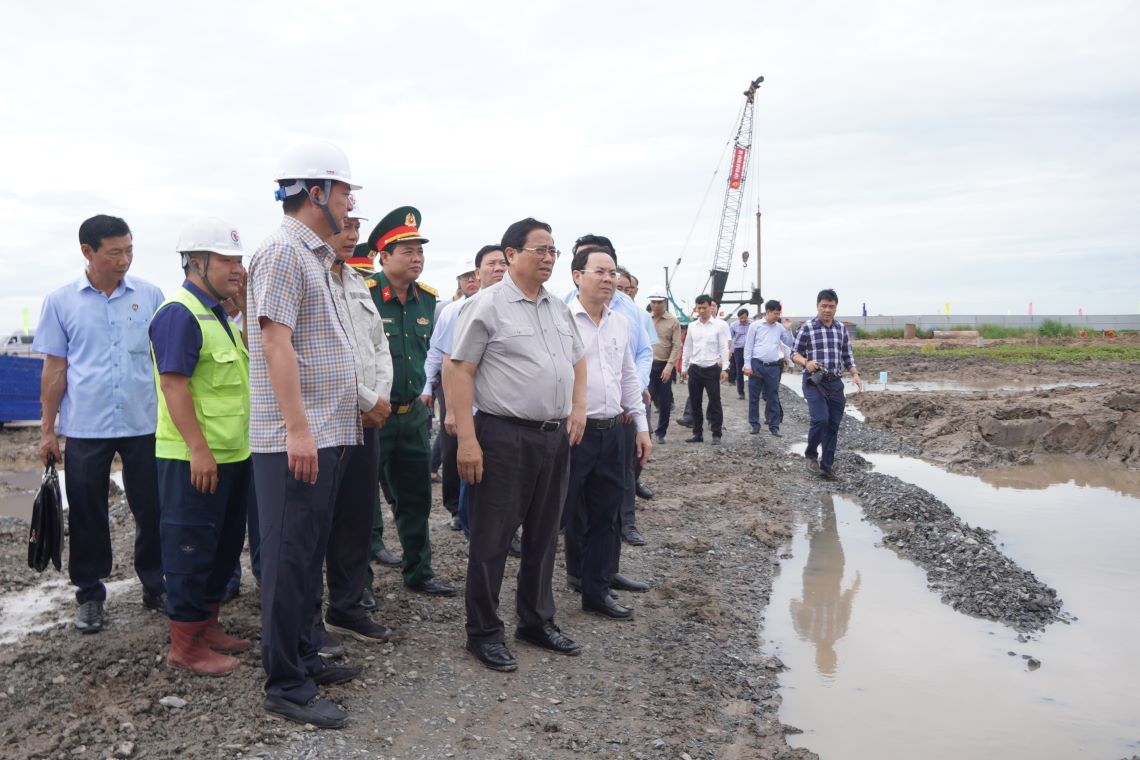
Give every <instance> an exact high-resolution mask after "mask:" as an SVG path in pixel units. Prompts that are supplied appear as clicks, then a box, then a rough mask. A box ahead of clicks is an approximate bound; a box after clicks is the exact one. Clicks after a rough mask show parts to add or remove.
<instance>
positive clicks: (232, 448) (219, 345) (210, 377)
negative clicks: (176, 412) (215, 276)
mask: <svg viewBox="0 0 1140 760" xmlns="http://www.w3.org/2000/svg"><path fill="white" fill-rule="evenodd" d="M168 304H182V305H183V306H185V307H186V308H187V309H189V310H190V313H191V314H192V315H193V316H194V319H195V321H196V322H197V323H198V327H199V329H201V331H202V350H201V352H200V353H199V355H198V364H197V366H195V367H194V374H193V375H191V376H190V398H191V399H192V400H193V402H194V414H195V415H196V416H197V417H198V426H199V427H200V428H201V429H202V435H203V436H204V437H205V438H206V443H207V444H209V446H210V451H211V452H212V453H213V455H214V460H215V461H217V463H218V464H225V463H228V462H242V461H245V460H246V459H249V456H250V453H249V353H248V352H247V351H246V349H245V345H244V344H243V343H242V341H241V338H240V336H236V335H235V336H234V337H235V338H236V341H235V340H231V339H230V336H229V335H228V334H227V333H226V328H225V327H223V326H222V324H221V323H220V322H219V321H218V317H217V315H216V314H214V312H213V311H211V310H210V309H208V308H206V306H205V305H203V303H202V302H201V301H199V300H198V297H197V296H195V295H194V294H193V293H191V292H190V291H189V290H186V288H179V289H178V291H177V293H175V295H173V296H171V297H170V298H168V299H167V300H166V301H164V302H163V304H162V305H161V306H159V307H158V310H159V311H162V310H163V309H165V308H166V307H167V305H168ZM156 314H157V312H156ZM152 352H153V349H152ZM154 382H155V387H156V389H157V390H158V428H157V430H156V431H155V451H154V453H155V456H157V457H159V458H160V459H181V460H184V461H190V447H189V446H187V445H186V441H185V440H183V438H182V434H181V433H179V432H178V428H177V427H175V425H174V420H173V419H171V417H170V410H169V409H168V408H167V406H166V397H165V396H163V394H162V384H161V382H160V380H159V376H158V365H157V362H155V370H154Z"/></svg>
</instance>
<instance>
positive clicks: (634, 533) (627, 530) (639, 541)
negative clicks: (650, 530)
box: [621, 525, 645, 546]
mask: <svg viewBox="0 0 1140 760" xmlns="http://www.w3.org/2000/svg"><path fill="white" fill-rule="evenodd" d="M621 540H622V541H625V542H626V543H627V544H629V545H630V546H645V536H643V535H641V531H639V530H638V529H637V526H636V525H626V526H624V527H623V528H622V529H621Z"/></svg>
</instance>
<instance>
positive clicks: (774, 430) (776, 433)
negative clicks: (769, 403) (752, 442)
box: [768, 428, 784, 438]
mask: <svg viewBox="0 0 1140 760" xmlns="http://www.w3.org/2000/svg"><path fill="white" fill-rule="evenodd" d="M768 432H770V433H771V434H772V435H774V436H776V437H777V438H783V437H784V434H783V433H781V432H780V428H772V429H771V430H769V431H768Z"/></svg>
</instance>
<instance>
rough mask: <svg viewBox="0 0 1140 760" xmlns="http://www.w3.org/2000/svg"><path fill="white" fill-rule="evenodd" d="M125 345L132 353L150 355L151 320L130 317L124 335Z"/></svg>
mask: <svg viewBox="0 0 1140 760" xmlns="http://www.w3.org/2000/svg"><path fill="white" fill-rule="evenodd" d="M123 345H125V346H126V347H127V351H128V352H130V353H132V354H146V355H148V356H149V355H150V320H149V319H129V320H127V323H126V328H125V329H124V335H123Z"/></svg>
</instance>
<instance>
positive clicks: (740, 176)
mask: <svg viewBox="0 0 1140 760" xmlns="http://www.w3.org/2000/svg"><path fill="white" fill-rule="evenodd" d="M747 155H748V149H747V148H743V147H741V146H739V145H737V146H736V152H735V153H733V154H732V173H731V174H729V175H728V186H729V187H731V188H732V189H733V190H739V189H740V185H741V183H742V182H743V181H744V160H745V158H746V157H747Z"/></svg>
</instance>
